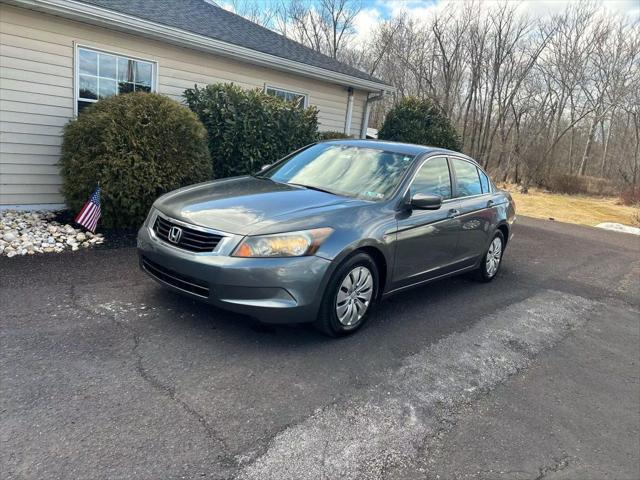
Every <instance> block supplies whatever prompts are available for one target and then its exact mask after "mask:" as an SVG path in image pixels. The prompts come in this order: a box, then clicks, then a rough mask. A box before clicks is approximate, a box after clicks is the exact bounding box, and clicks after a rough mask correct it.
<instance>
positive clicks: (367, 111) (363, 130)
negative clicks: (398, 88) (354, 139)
mask: <svg viewBox="0 0 640 480" xmlns="http://www.w3.org/2000/svg"><path fill="white" fill-rule="evenodd" d="M383 98H384V93H383V92H380V93H379V94H378V95H375V96H373V97H370V96H369V94H367V101H366V102H365V104H364V113H363V115H362V126H361V127H360V138H367V128H369V116H370V115H371V104H372V103H373V102H377V101H378V100H382V99H383Z"/></svg>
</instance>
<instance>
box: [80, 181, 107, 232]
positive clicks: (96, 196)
mask: <svg viewBox="0 0 640 480" xmlns="http://www.w3.org/2000/svg"><path fill="white" fill-rule="evenodd" d="M100 191H101V190H100V187H97V188H96V190H95V191H94V192H93V193H92V194H91V196H90V197H89V201H88V202H87V203H85V204H84V207H82V210H80V213H78V216H77V217H76V219H75V222H76V223H77V224H78V225H82V226H83V227H84V228H86V229H87V230H89V231H90V232H91V233H95V231H96V227H97V226H98V219H99V218H100Z"/></svg>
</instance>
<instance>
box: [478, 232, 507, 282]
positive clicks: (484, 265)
mask: <svg viewBox="0 0 640 480" xmlns="http://www.w3.org/2000/svg"><path fill="white" fill-rule="evenodd" d="M503 253H504V235H502V232H501V231H500V230H498V231H497V232H496V233H495V235H494V236H493V240H491V243H490V244H489V248H488V249H487V251H486V253H485V254H484V257H482V260H481V262H480V266H479V267H478V270H477V272H476V277H477V279H478V280H480V281H481V282H490V281H491V280H493V279H494V278H495V276H496V275H497V274H498V270H500V265H501V264H502V254H503Z"/></svg>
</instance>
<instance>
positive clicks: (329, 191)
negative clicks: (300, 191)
mask: <svg viewBox="0 0 640 480" xmlns="http://www.w3.org/2000/svg"><path fill="white" fill-rule="evenodd" d="M287 184H288V185H295V186H296V187H303V188H307V189H309V190H316V191H318V192H324V193H330V194H331V195H338V194H337V193H336V192H332V191H331V190H327V189H326V188H320V187H314V186H313V185H305V184H304V183H292V182H287Z"/></svg>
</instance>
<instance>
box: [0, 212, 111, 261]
mask: <svg viewBox="0 0 640 480" xmlns="http://www.w3.org/2000/svg"><path fill="white" fill-rule="evenodd" d="M57 215H58V214H56V213H55V212H46V211H33V212H29V211H16V210H1V211H0V256H7V257H15V256H16V255H34V254H36V253H60V252H63V251H65V250H71V251H76V250H79V249H81V248H89V247H94V246H97V245H100V244H102V243H103V242H104V236H103V235H102V234H101V233H97V234H93V233H91V232H87V231H83V230H82V229H80V228H75V227H73V226H72V225H70V223H61V222H59V221H58V220H57Z"/></svg>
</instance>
